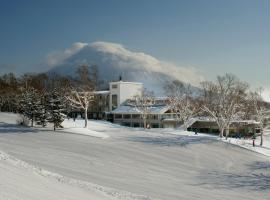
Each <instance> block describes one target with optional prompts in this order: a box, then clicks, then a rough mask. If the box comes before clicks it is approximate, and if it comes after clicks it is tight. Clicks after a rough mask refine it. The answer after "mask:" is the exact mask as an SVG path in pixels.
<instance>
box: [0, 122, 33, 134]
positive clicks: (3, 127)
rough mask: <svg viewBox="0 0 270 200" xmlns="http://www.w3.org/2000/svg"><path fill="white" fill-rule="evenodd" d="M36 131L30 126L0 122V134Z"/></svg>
mask: <svg viewBox="0 0 270 200" xmlns="http://www.w3.org/2000/svg"><path fill="white" fill-rule="evenodd" d="M29 132H31V133H36V132H38V130H36V129H33V128H30V127H25V126H20V125H16V124H8V123H4V122H0V134H7V133H14V134H20V133H29Z"/></svg>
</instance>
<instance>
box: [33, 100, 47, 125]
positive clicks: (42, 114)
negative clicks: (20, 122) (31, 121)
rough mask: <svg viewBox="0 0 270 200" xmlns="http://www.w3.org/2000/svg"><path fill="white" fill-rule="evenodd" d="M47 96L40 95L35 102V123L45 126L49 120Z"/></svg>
mask: <svg viewBox="0 0 270 200" xmlns="http://www.w3.org/2000/svg"><path fill="white" fill-rule="evenodd" d="M47 98H48V96H47V95H42V96H40V98H39V100H38V102H37V113H36V123H37V124H40V125H42V127H45V126H46V125H47V122H48V120H49V117H50V115H49V112H48V99H47Z"/></svg>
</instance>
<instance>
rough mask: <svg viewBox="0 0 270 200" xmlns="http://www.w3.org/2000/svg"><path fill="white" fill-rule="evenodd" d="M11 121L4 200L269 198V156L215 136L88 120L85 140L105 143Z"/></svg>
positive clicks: (0, 166)
mask: <svg viewBox="0 0 270 200" xmlns="http://www.w3.org/2000/svg"><path fill="white" fill-rule="evenodd" d="M14 117H15V116H14V115H13V114H3V113H0V127H1V129H0V150H1V154H0V155H1V159H0V197H2V199H16V198H17V199H23V200H24V199H27V200H28V199H30V200H31V199H122V200H125V199H164V200H179V199H200V200H206V199H207V200H208V199H222V200H224V199H225V200H232V199H235V200H236V199H250V200H253V199H254V200H255V199H256V200H257V199H260V200H264V199H265V200H266V199H268V198H269V195H270V189H269V182H270V178H269V177H270V174H269V168H270V159H269V157H267V156H264V155H261V154H258V153H255V152H252V151H249V150H246V149H243V148H239V147H237V146H235V145H231V144H228V143H224V142H222V141H220V140H218V139H217V138H216V137H213V136H207V135H203V134H199V135H194V134H193V133H188V132H182V131H179V130H173V129H171V130H169V129H150V130H146V131H144V130H142V129H131V128H125V127H121V126H117V125H114V124H110V123H107V122H100V121H90V122H89V130H90V133H92V131H95V133H103V134H105V135H107V136H109V137H106V139H104V138H103V137H92V135H91V134H90V136H91V137H89V136H85V135H81V134H70V133H66V132H64V131H63V130H60V131H57V132H53V131H50V130H49V129H41V128H35V129H32V128H29V129H28V130H24V131H21V130H20V128H19V127H17V128H16V125H14V122H15V120H13V119H14ZM12 121H13V122H12ZM78 122H80V121H78ZM69 123H70V122H68V124H69ZM78 124H79V123H78ZM70 125H72V124H70ZM91 125H92V126H91ZM76 126H79V125H77V124H75V127H74V126H73V127H70V128H73V129H75V128H76ZM9 127H11V128H13V129H9ZM79 129H80V128H79ZM4 152H5V153H4ZM1 195H2V196H1ZM0 199H1V198H0Z"/></svg>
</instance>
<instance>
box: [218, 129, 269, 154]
mask: <svg viewBox="0 0 270 200" xmlns="http://www.w3.org/2000/svg"><path fill="white" fill-rule="evenodd" d="M263 138H264V142H263V146H260V140H261V139H260V137H257V138H256V140H255V146H254V147H253V141H252V139H251V138H249V139H243V138H242V139H238V138H229V139H227V140H225V139H223V141H224V142H228V143H231V144H234V145H237V146H240V147H243V148H245V149H249V150H251V151H255V152H257V153H260V154H263V155H265V156H269V157H270V134H269V130H267V131H265V133H264V137H263Z"/></svg>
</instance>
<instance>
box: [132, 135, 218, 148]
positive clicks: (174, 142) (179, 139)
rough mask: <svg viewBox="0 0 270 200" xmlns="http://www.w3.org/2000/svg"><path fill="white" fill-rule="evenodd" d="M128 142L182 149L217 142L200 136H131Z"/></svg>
mask: <svg viewBox="0 0 270 200" xmlns="http://www.w3.org/2000/svg"><path fill="white" fill-rule="evenodd" d="M128 140H129V141H132V142H140V143H145V144H149V145H157V146H180V147H184V146H187V145H193V144H207V143H214V142H218V141H217V140H216V139H213V138H210V137H205V136H204V137H201V136H171V137H170V136H168V137H165V136H164V137H163V136H162V137H151V136H139V137H136V136H133V137H128Z"/></svg>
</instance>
